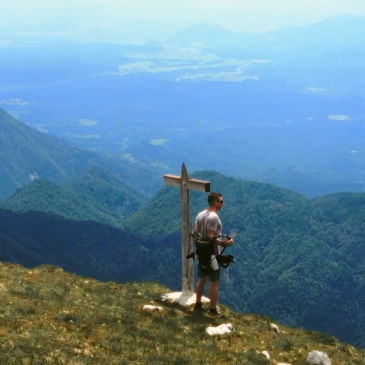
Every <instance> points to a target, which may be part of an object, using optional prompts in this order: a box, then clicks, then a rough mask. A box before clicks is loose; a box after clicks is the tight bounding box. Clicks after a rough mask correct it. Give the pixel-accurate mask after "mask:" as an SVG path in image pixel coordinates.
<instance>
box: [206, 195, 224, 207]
mask: <svg viewBox="0 0 365 365" xmlns="http://www.w3.org/2000/svg"><path fill="white" fill-rule="evenodd" d="M221 197H222V194H220V193H210V194H209V195H208V204H209V205H213V204H214V202H217V201H219V198H221Z"/></svg>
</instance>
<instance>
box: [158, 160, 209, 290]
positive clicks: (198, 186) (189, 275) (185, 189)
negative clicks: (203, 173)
mask: <svg viewBox="0 0 365 365" xmlns="http://www.w3.org/2000/svg"><path fill="white" fill-rule="evenodd" d="M164 184H165V185H169V186H175V187H179V188H180V195H181V260H182V292H183V293H188V292H194V278H193V263H192V261H191V260H188V259H187V258H186V256H187V255H189V253H190V242H191V236H190V234H191V232H190V222H189V189H192V190H197V191H202V192H209V191H210V182H209V181H205V180H198V179H192V178H189V177H188V173H187V170H186V167H185V164H184V163H182V166H181V176H176V175H164Z"/></svg>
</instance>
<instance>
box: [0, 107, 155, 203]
mask: <svg viewBox="0 0 365 365" xmlns="http://www.w3.org/2000/svg"><path fill="white" fill-rule="evenodd" d="M0 157H1V158H0V176H1V179H0V200H4V199H5V198H7V197H9V196H10V195H11V194H12V193H14V191H15V190H16V189H17V188H20V187H22V186H24V185H26V184H27V183H29V182H30V181H31V180H33V179H36V178H44V179H48V180H50V181H52V182H53V183H62V182H65V181H67V180H70V179H72V178H74V177H75V176H77V175H78V174H80V173H81V172H82V171H83V170H84V169H85V168H86V167H87V166H89V165H95V166H102V167H103V168H104V169H105V170H107V171H109V172H111V173H113V174H114V175H115V176H117V177H118V178H120V179H121V180H122V181H123V182H125V183H126V184H129V185H131V186H133V187H134V188H135V189H138V190H139V191H140V194H141V195H146V196H151V195H152V194H153V193H154V192H155V191H156V190H157V189H158V188H159V187H160V186H161V185H162V178H161V177H159V176H158V174H157V173H156V172H155V171H153V169H151V168H148V167H146V166H140V165H137V164H135V163H132V162H129V161H126V160H122V159H117V158H115V157H114V158H112V157H108V156H106V155H100V154H96V153H94V152H89V151H83V150H80V149H78V148H75V147H70V146H67V145H66V144H64V143H61V142H60V141H59V140H58V139H56V138H55V137H52V136H49V135H47V134H45V133H41V132H38V131H36V130H34V129H32V128H31V127H29V126H27V125H25V124H23V123H21V122H19V121H18V120H16V119H15V118H13V117H12V116H10V115H9V114H8V113H6V112H5V111H4V110H2V109H0Z"/></svg>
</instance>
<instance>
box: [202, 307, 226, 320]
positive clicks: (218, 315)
mask: <svg viewBox="0 0 365 365" xmlns="http://www.w3.org/2000/svg"><path fill="white" fill-rule="evenodd" d="M207 314H208V317H211V318H227V317H226V316H225V315H224V314H221V313H219V312H218V311H217V309H211V308H209V310H208V313H207Z"/></svg>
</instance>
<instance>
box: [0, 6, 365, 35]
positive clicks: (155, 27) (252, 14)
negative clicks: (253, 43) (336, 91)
mask: <svg viewBox="0 0 365 365" xmlns="http://www.w3.org/2000/svg"><path fill="white" fill-rule="evenodd" d="M0 2H1V3H2V4H1V9H2V11H1V14H0V24H1V26H2V27H7V28H12V29H13V30H14V29H18V30H20V29H22V27H25V26H37V24H38V25H40V26H43V30H44V29H45V28H46V27H49V29H53V28H55V27H56V28H58V29H60V28H61V27H74V28H75V27H80V29H81V27H89V28H90V27H98V28H100V29H110V28H115V29H117V28H118V29H120V30H123V31H126V30H128V31H129V32H136V34H139V35H142V34H144V33H145V34H149V33H151V34H152V33H156V34H163V32H174V31H177V30H179V29H181V28H183V27H185V26H188V25H192V24H197V23H212V24H218V25H220V26H222V27H224V28H226V29H229V30H234V31H264V30H270V29H277V28H282V27H286V26H292V25H302V24H308V23H312V22H316V21H319V20H321V19H323V18H326V17H330V16H334V15H340V14H356V15H362V16H365V0H16V1H6V0H0ZM15 26H16V28H15Z"/></svg>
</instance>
